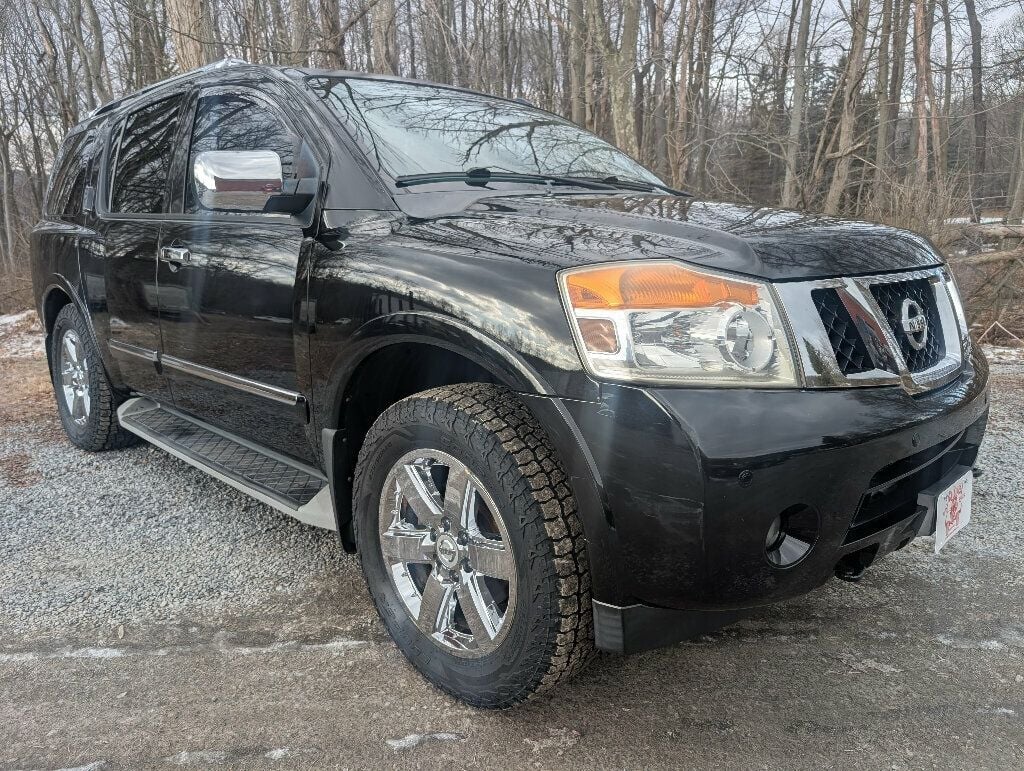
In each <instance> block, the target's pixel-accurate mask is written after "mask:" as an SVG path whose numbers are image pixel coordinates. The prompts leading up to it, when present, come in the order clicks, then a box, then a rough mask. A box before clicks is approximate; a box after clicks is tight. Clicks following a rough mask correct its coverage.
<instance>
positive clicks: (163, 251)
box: [160, 246, 192, 265]
mask: <svg viewBox="0 0 1024 771" xmlns="http://www.w3.org/2000/svg"><path fill="white" fill-rule="evenodd" d="M160 262H167V263H171V264H173V265H181V264H182V263H187V262H192V252H190V251H189V250H188V249H187V248H185V247H183V246H161V247H160Z"/></svg>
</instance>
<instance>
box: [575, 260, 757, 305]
mask: <svg viewBox="0 0 1024 771" xmlns="http://www.w3.org/2000/svg"><path fill="white" fill-rule="evenodd" d="M565 283H566V289H567V290H568V294H569V302H571V303H572V306H573V307H574V308H576V309H577V310H581V309H585V308H593V309H603V310H609V309H616V308H650V309H660V308H710V307H713V306H715V305H719V304H720V303H739V304H741V305H746V306H753V305H757V302H758V297H757V287H756V286H755V285H753V284H747V283H745V282H741V281H730V280H729V279H726V278H720V277H718V276H709V275H706V274H704V273H698V272H697V271H694V270H688V269H687V268H684V267H683V266H682V265H676V264H673V263H654V264H651V263H646V264H637V265H612V266H609V267H606V268H591V269H588V270H581V271H577V272H574V273H569V274H568V275H567V276H566V278H565Z"/></svg>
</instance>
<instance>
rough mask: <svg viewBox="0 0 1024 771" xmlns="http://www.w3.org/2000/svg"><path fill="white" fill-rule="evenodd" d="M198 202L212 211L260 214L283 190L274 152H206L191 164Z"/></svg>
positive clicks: (197, 156) (279, 158) (278, 158)
mask: <svg viewBox="0 0 1024 771" xmlns="http://www.w3.org/2000/svg"><path fill="white" fill-rule="evenodd" d="M192 178H193V179H194V180H195V185H196V199H197V200H198V202H199V205H200V206H202V207H203V208H204V209H208V210H211V211H228V212H247V213H259V212H262V211H264V209H265V207H266V206H267V202H268V201H269V200H270V199H271V198H273V197H274V196H275V195H279V194H280V193H281V192H282V188H283V174H282V172H281V157H280V156H279V155H278V154H277V153H275V152H273V151H272V150H204V151H203V152H201V153H199V154H197V155H196V158H195V161H193V163H192Z"/></svg>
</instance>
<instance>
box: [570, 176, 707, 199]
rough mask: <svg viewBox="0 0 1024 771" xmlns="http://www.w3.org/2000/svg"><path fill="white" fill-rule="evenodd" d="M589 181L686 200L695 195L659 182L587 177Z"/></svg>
mask: <svg viewBox="0 0 1024 771" xmlns="http://www.w3.org/2000/svg"><path fill="white" fill-rule="evenodd" d="M587 179H594V181H596V182H604V183H605V184H608V185H614V186H615V187H618V188H621V189H622V190H639V191H641V192H645V193H652V192H654V191H655V190H663V191H665V192H666V193H668V194H669V195H680V196H684V197H686V198H693V193H687V192H686V191H685V190H677V189H676V188H674V187H669V186H668V185H662V184H660V183H657V182H645V181H644V180H642V179H620V178H619V177H615V176H611V177H593V178H591V177H587Z"/></svg>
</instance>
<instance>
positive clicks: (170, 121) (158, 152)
mask: <svg viewBox="0 0 1024 771" xmlns="http://www.w3.org/2000/svg"><path fill="white" fill-rule="evenodd" d="M181 99H182V97H181V96H180V95H177V96H173V97H171V98H169V99H162V100H160V101H159V102H154V103H153V104H149V105H146V106H145V107H143V108H141V109H139V110H137V111H136V112H133V113H132V114H131V115H129V116H128V117H127V118H126V119H125V120H124V122H123V124H122V129H121V132H120V140H119V141H118V144H117V147H116V154H115V157H114V171H113V182H112V184H111V188H110V211H112V212H122V213H125V214H159V213H161V212H163V211H164V208H165V205H166V202H167V172H168V168H169V167H170V163H171V153H172V149H173V142H174V138H175V135H176V133H177V130H178V113H179V108H180V107H181ZM115 136H116V134H115Z"/></svg>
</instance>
